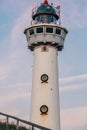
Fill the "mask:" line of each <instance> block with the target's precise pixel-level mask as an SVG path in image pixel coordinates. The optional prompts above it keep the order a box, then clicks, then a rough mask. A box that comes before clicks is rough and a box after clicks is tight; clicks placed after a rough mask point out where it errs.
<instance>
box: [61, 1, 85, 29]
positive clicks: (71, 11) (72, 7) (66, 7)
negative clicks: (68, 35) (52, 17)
mask: <svg viewBox="0 0 87 130" xmlns="http://www.w3.org/2000/svg"><path fill="white" fill-rule="evenodd" d="M61 5H62V6H61V7H62V9H61V17H62V22H63V24H64V25H65V26H66V27H68V28H70V29H80V28H84V27H87V22H86V21H87V13H86V12H87V3H85V1H79V2H77V1H75V0H73V1H72V0H66V1H65V0H63V1H62V2H61ZM67 16H68V17H67Z"/></svg>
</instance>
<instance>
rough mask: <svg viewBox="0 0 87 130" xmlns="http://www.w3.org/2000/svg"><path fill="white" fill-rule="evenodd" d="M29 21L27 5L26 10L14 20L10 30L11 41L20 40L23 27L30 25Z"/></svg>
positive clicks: (29, 12) (29, 10)
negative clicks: (14, 22)
mask: <svg viewBox="0 0 87 130" xmlns="http://www.w3.org/2000/svg"><path fill="white" fill-rule="evenodd" d="M30 22H31V8H30V7H28V9H26V11H24V13H23V14H22V15H21V16H20V17H19V18H18V19H17V20H16V24H15V26H14V28H13V30H12V34H11V37H12V41H13V43H16V44H17V43H18V41H21V40H22V38H23V36H24V34H23V32H24V29H25V28H26V27H27V26H29V25H30Z"/></svg>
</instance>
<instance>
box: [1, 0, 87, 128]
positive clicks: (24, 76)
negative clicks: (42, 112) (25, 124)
mask: <svg viewBox="0 0 87 130" xmlns="http://www.w3.org/2000/svg"><path fill="white" fill-rule="evenodd" d="M40 2H43V0H33V1H29V0H0V112H3V113H7V114H11V115H14V116H17V117H19V118H22V119H25V120H29V115H30V100H31V99H30V98H31V87H32V68H33V53H32V52H31V51H30V50H28V48H27V41H26V37H25V35H24V34H23V32H24V29H25V28H26V27H27V26H29V25H30V23H31V10H32V7H34V6H35V5H37V4H38V3H40ZM49 2H50V3H51V2H54V3H55V4H56V5H57V4H58V2H59V3H60V4H61V21H62V26H64V27H66V28H67V30H68V31H69V32H68V35H67V37H66V40H65V43H64V49H63V51H62V52H59V55H58V70H59V72H58V73H59V91H60V120H61V130H87V58H86V56H87V43H86V42H87V1H86V0H61V1H60V0H59V1H56V0H54V1H52V0H49ZM0 119H2V117H1V118H0Z"/></svg>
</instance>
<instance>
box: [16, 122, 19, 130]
mask: <svg viewBox="0 0 87 130" xmlns="http://www.w3.org/2000/svg"><path fill="white" fill-rule="evenodd" d="M18 128H19V120H17V124H16V129H17V130H18Z"/></svg>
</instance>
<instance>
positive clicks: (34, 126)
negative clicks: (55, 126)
mask: <svg viewBox="0 0 87 130" xmlns="http://www.w3.org/2000/svg"><path fill="white" fill-rule="evenodd" d="M0 116H5V117H6V129H5V130H8V125H9V119H14V120H15V121H16V130H18V129H19V123H24V124H25V125H28V126H29V127H30V128H29V129H28V130H37V129H38V130H51V129H49V128H46V127H43V126H40V125H38V124H34V123H31V122H29V121H25V120H22V119H19V118H17V117H14V116H11V115H8V114H4V113H1V112H0ZM0 130H1V129H0Z"/></svg>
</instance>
